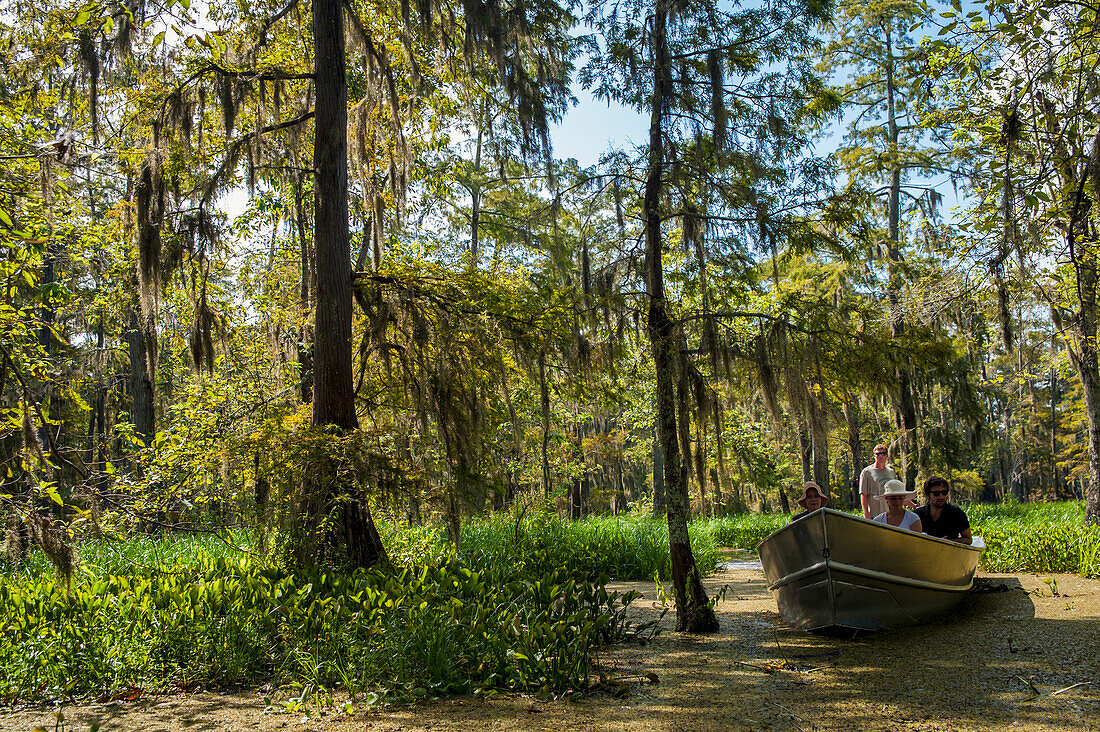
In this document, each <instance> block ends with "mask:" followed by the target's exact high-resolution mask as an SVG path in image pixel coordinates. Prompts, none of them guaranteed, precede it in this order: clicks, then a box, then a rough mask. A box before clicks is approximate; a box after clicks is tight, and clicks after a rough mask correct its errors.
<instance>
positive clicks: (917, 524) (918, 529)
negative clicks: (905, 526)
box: [909, 519, 924, 534]
mask: <svg viewBox="0 0 1100 732" xmlns="http://www.w3.org/2000/svg"><path fill="white" fill-rule="evenodd" d="M909 530H910V531H915V532H917V533H918V534H921V533H923V532H924V527H923V526H921V525H920V519H917V520H916V521H914V522H913V523H912V524H910V526H909Z"/></svg>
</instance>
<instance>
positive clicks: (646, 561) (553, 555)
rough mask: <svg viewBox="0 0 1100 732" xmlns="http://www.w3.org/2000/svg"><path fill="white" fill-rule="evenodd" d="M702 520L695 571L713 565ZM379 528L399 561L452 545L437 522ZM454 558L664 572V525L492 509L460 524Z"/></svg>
mask: <svg viewBox="0 0 1100 732" xmlns="http://www.w3.org/2000/svg"><path fill="white" fill-rule="evenodd" d="M705 526H706V523H701V524H696V525H694V526H693V527H691V547H692V551H693V552H694V554H695V562H696V565H697V566H698V567H699V570H700V571H701V572H709V571H711V570H713V569H714V568H715V567H716V566H717V564H718V551H717V548H716V546H715V542H714V540H713V538H712V536H711V534H710V533H709V532H708V531H707V530H706V528H705ZM380 530H381V529H380ZM381 531H382V533H383V541H384V543H385V544H386V547H387V550H388V551H389V552H390V554H391V556H392V557H393V558H394V559H395V560H396V561H398V562H399V563H407V564H412V565H414V566H416V565H421V564H422V563H425V562H429V563H430V562H431V561H433V558H434V561H440V560H442V561H447V560H448V559H449V558H450V554H449V553H448V552H449V551H453V550H449V549H448V545H447V543H446V539H445V537H446V532H445V529H444V527H443V526H441V525H435V526H432V527H421V528H415V529H409V530H406V529H401V530H396V529H395V528H393V527H392V526H391V527H387V528H386V529H384V530H381ZM458 559H459V561H461V562H462V563H463V564H464V565H466V566H469V567H476V568H478V569H481V570H483V571H486V570H489V569H490V568H493V567H498V568H500V569H498V570H497V571H500V572H503V573H505V574H506V575H507V576H508V577H510V578H517V577H522V576H536V577H539V576H546V575H549V574H551V573H553V572H554V570H555V569H556V568H560V567H565V568H568V570H569V574H570V576H572V577H577V578H583V579H585V580H586V581H596V580H597V579H599V578H600V577H614V578H615V579H617V580H642V579H652V578H653V577H654V576H658V575H659V576H660V577H666V578H667V577H668V576H669V573H670V569H669V557H668V525H667V524H666V523H665V522H664V521H663V520H661V519H655V518H653V517H652V516H651V515H632V516H590V517H588V518H586V519H583V520H580V521H570V520H568V519H563V518H560V517H559V516H556V515H554V514H553V513H550V512H549V511H546V510H536V511H534V512H532V513H523V512H519V511H512V512H508V513H500V514H493V515H490V516H487V517H484V518H481V519H477V520H474V521H471V522H469V523H468V524H466V525H465V526H464V527H463V529H462V542H461V545H460V548H459V550H458Z"/></svg>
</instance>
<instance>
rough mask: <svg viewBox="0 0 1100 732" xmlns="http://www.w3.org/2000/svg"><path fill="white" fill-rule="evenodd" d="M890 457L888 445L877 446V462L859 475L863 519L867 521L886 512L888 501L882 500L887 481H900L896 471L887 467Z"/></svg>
mask: <svg viewBox="0 0 1100 732" xmlns="http://www.w3.org/2000/svg"><path fill="white" fill-rule="evenodd" d="M889 457H890V455H889V453H888V452H887V451H886V445H883V444H881V443H880V444H878V445H875V462H873V463H871V464H870V465H868V466H867V467H866V468H864V469H863V472H861V473H860V474H859V503H860V505H861V506H862V507H863V518H865V519H867V520H871V519H874V517H875V516H878V515H879V514H880V513H883V512H885V511H886V501H884V500H883V498H882V492H883V490H884V489H885V487H886V481H888V480H897V479H898V476H897V475H896V474H895V473H894V469H893V468H890V467H887V465H886V460H887V458H889Z"/></svg>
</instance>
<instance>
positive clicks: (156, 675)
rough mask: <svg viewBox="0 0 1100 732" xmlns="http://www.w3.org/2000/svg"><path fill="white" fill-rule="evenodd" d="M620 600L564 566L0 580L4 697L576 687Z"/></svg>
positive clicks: (239, 565)
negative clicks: (289, 685) (251, 686)
mask: <svg viewBox="0 0 1100 732" xmlns="http://www.w3.org/2000/svg"><path fill="white" fill-rule="evenodd" d="M632 600H633V595H630V594H628V595H625V596H620V595H619V594H618V593H608V592H607V591H606V590H605V589H603V587H602V586H600V585H598V584H594V583H590V582H585V581H577V580H575V579H574V578H573V577H572V576H571V575H570V574H569V572H568V570H567V569H565V568H558V569H557V570H555V571H553V572H550V573H548V574H547V575H545V576H542V577H535V576H533V575H528V576H526V577H524V578H516V579H505V578H502V577H501V576H500V574H499V573H496V572H492V571H485V572H478V571H474V570H471V569H468V568H465V567H461V566H459V565H457V564H450V565H446V566H438V567H425V568H422V569H419V570H415V571H414V570H402V571H400V572H397V573H394V574H389V575H387V574H382V573H379V572H367V571H363V570H360V571H357V572H354V573H351V574H337V573H332V572H327V573H325V572H314V573H299V574H290V573H288V572H286V571H284V570H281V569H277V568H272V567H267V566H263V565H261V564H258V563H256V562H254V561H253V560H251V559H248V558H217V559H209V558H204V559H201V560H199V561H194V562H190V563H188V564H184V565H179V566H171V565H164V567H163V568H160V569H151V570H148V571H146V572H144V573H141V574H114V573H106V574H103V575H93V574H89V575H87V576H86V577H85V578H84V580H83V581H80V582H77V583H74V586H73V587H72V588H71V589H69V590H65V589H64V588H63V587H62V586H60V585H59V584H58V582H57V581H56V580H54V579H52V578H49V577H46V576H39V577H28V578H23V579H20V580H15V579H11V578H0V628H2V635H0V664H2V666H3V668H4V669H5V674H4V677H3V680H0V700H4V701H9V702H10V701H13V700H15V699H19V698H27V697H37V698H43V697H44V698H67V697H72V696H75V695H79V694H83V693H91V692H95V693H108V694H109V693H112V692H115V691H118V690H120V689H124V688H128V687H137V688H158V689H159V688H166V687H171V686H180V687H185V688H190V687H191V686H193V685H199V684H201V685H216V686H221V687H226V686H237V685H243V684H248V683H258V682H260V681H271V680H274V681H276V682H296V683H298V684H299V685H302V684H305V685H309V686H311V687H312V688H325V687H327V688H335V687H342V688H343V689H344V690H346V691H347V692H348V693H350V694H352V695H354V694H357V693H359V692H362V691H365V690H374V691H376V692H381V693H388V694H392V695H396V696H397V697H398V698H404V699H414V698H418V697H423V696H426V695H436V694H442V693H464V692H470V691H476V690H478V689H489V688H506V689H516V690H523V691H529V692H536V693H539V694H551V693H560V692H565V691H569V690H583V689H584V688H586V687H587V686H588V684H589V678H588V673H589V667H590V658H591V656H590V653H591V650H592V649H593V647H595V646H596V645H598V644H602V643H606V642H609V641H611V640H613V639H615V638H618V637H621V636H622V635H623V634H624V633H626V632H629V630H630V629H629V628H628V627H627V625H626V623H625V621H624V615H625V608H626V606H627V605H628V604H629V603H630V602H631V601H632Z"/></svg>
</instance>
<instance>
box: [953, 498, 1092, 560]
mask: <svg viewBox="0 0 1100 732" xmlns="http://www.w3.org/2000/svg"><path fill="white" fill-rule="evenodd" d="M964 508H965V509H966V512H967V516H968V517H969V518H970V523H971V526H972V527H973V529H972V530H973V532H974V534H976V535H980V536H982V537H983V538H984V539H985V546H986V548H985V552H983V553H982V559H981V567H982V569H985V570H988V571H992V572H1035V573H1041V572H1072V573H1074V574H1079V575H1081V576H1082V577H1100V526H1095V525H1092V526H1089V525H1086V524H1085V509H1084V505H1083V504H1082V503H1081V502H1079V501H1064V502H1059V503H1016V502H1009V503H1003V504H993V505H987V504H976V505H968V506H964Z"/></svg>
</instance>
